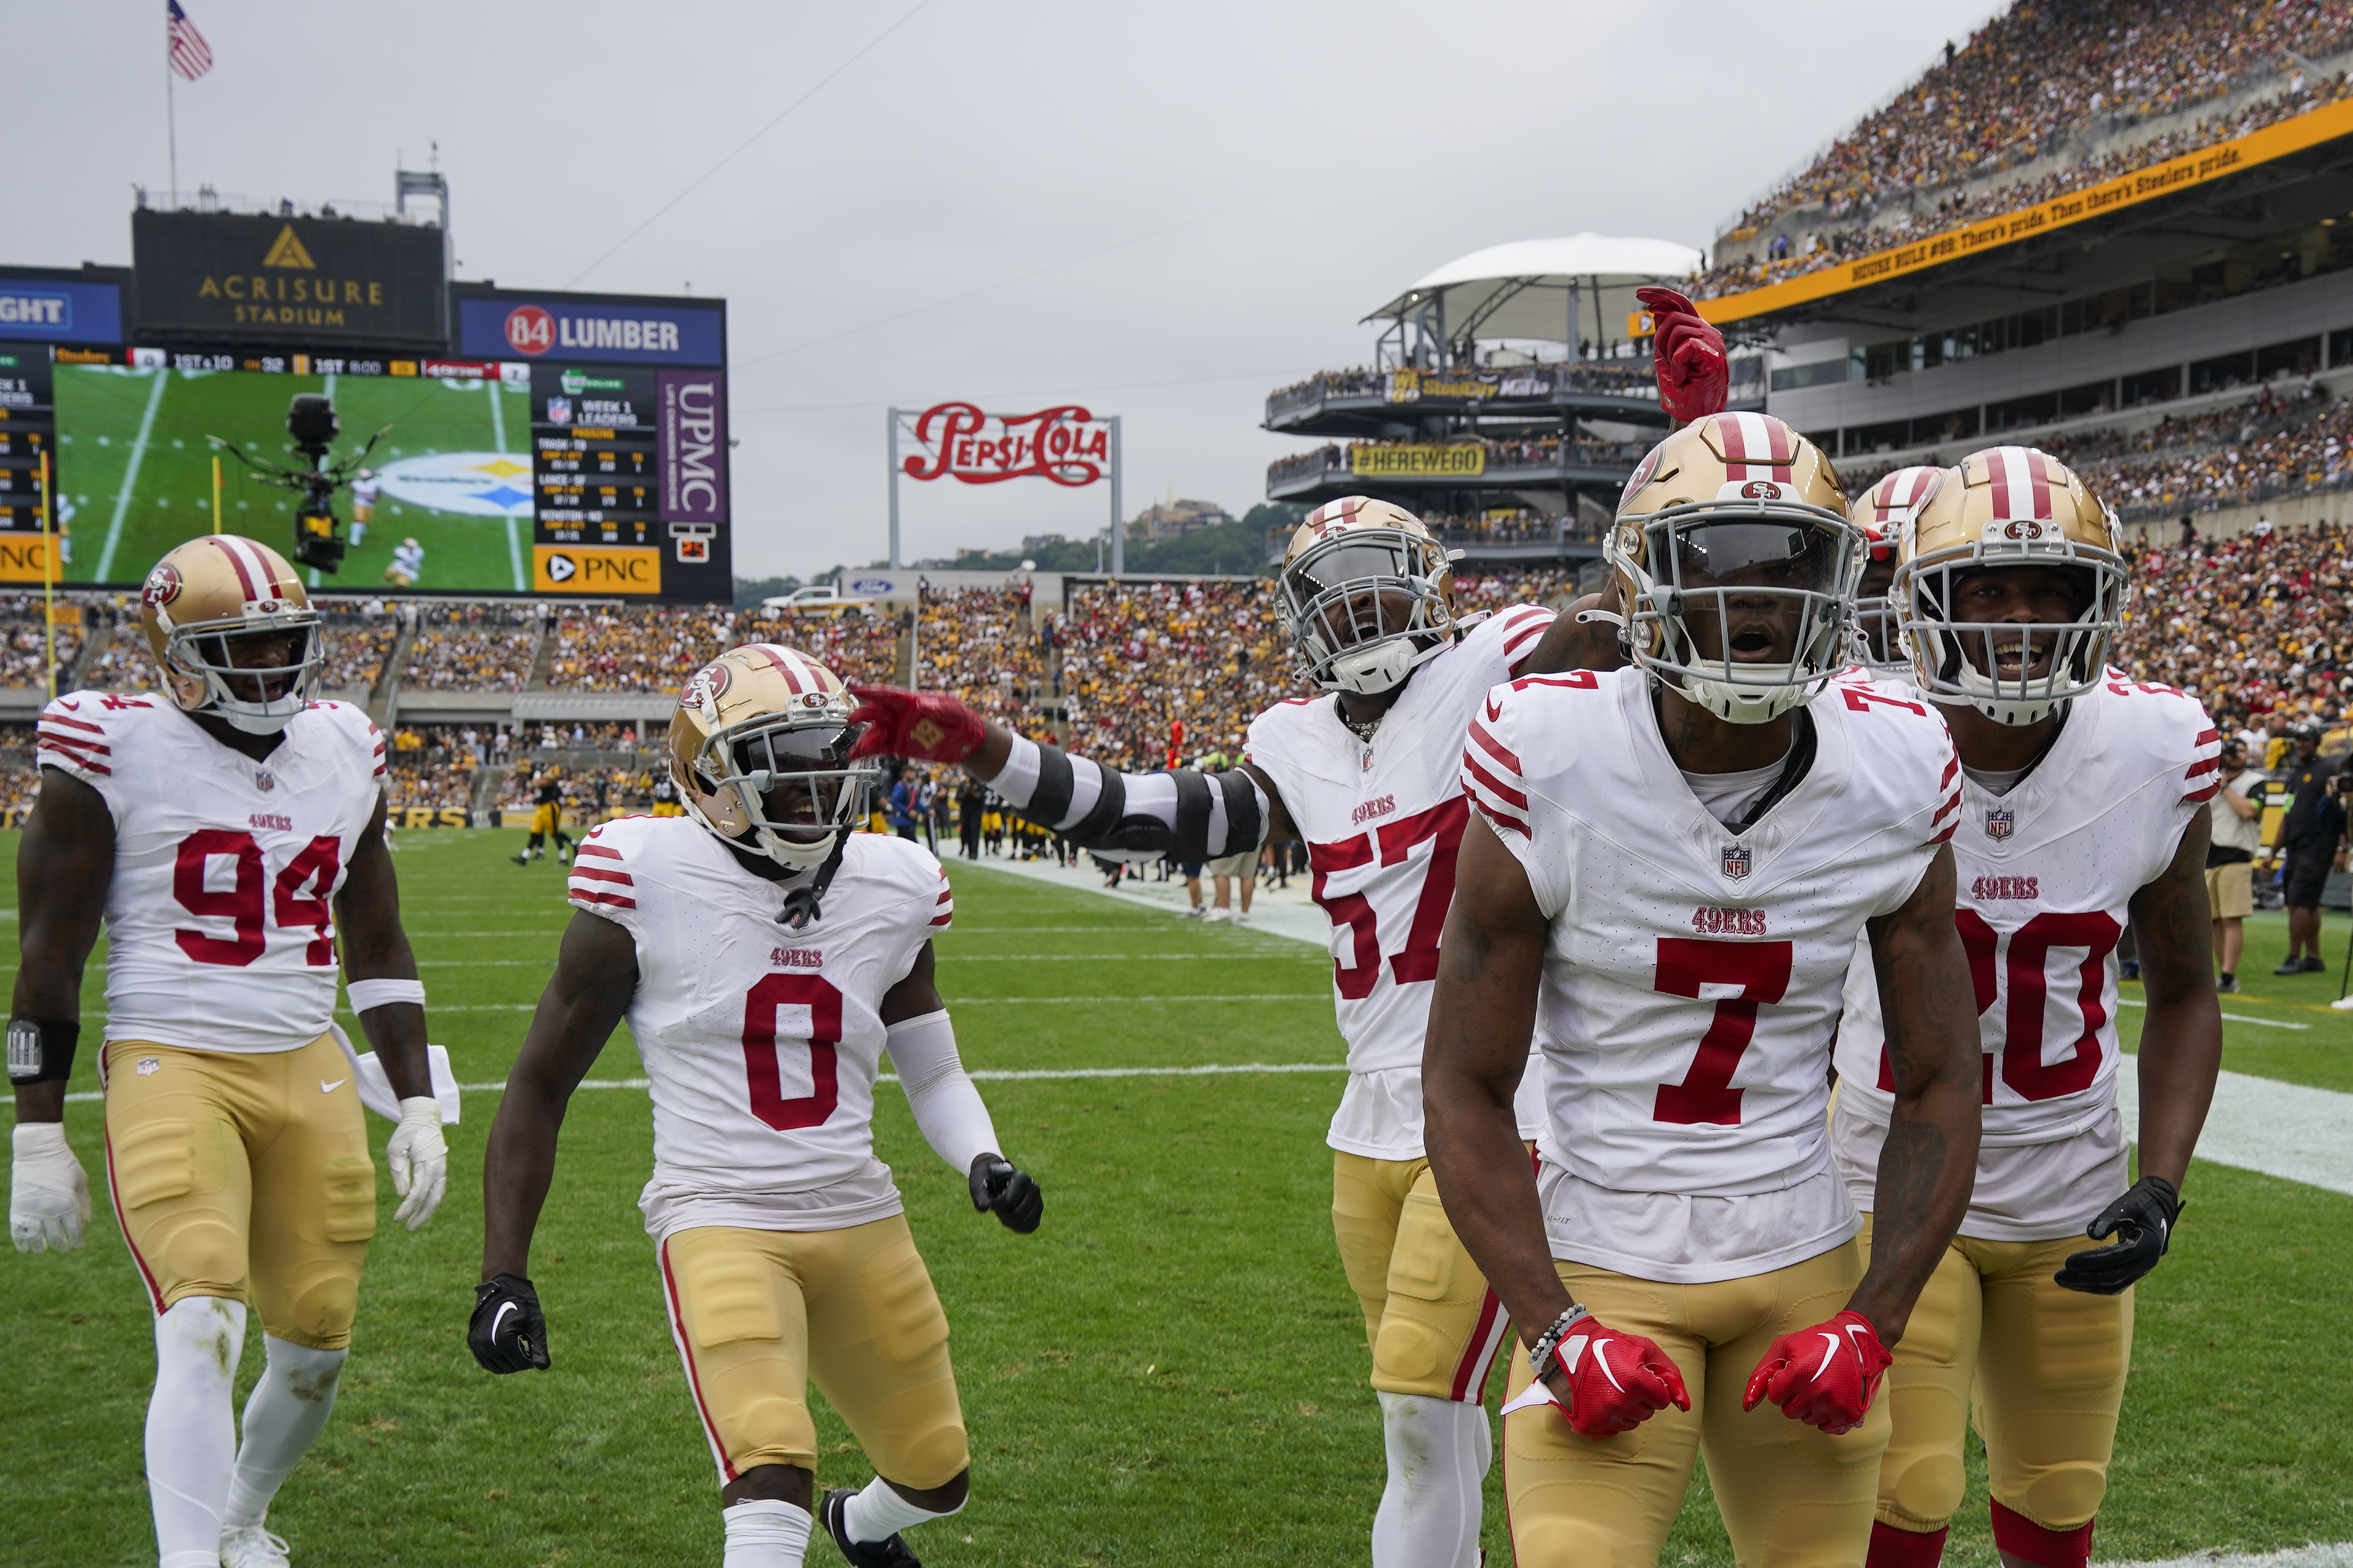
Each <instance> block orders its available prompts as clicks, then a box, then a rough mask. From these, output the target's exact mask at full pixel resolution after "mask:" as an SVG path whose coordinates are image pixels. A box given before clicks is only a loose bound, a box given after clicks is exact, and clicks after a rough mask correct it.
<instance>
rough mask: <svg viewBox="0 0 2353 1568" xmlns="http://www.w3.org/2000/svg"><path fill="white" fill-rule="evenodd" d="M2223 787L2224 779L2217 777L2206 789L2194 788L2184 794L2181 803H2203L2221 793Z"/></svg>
mask: <svg viewBox="0 0 2353 1568" xmlns="http://www.w3.org/2000/svg"><path fill="white" fill-rule="evenodd" d="M2221 788H2222V781H2221V780H2220V779H2217V780H2215V781H2214V782H2213V783H2212V784H2208V785H2207V786H2206V787H2205V788H2204V789H2201V790H2193V791H2191V792H2190V793H2189V794H2188V795H2183V796H2182V797H2181V804H2182V805H2202V804H2204V803H2205V802H2207V801H2210V800H2212V799H2213V798H2214V796H2215V795H2218V794H2219V793H2221Z"/></svg>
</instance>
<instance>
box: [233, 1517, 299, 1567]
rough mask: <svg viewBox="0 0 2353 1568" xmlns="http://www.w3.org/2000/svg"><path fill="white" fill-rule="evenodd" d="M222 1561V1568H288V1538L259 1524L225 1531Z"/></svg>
mask: <svg viewBox="0 0 2353 1568" xmlns="http://www.w3.org/2000/svg"><path fill="white" fill-rule="evenodd" d="M220 1560H221V1568H288V1560H287V1556H286V1538H285V1537H284V1536H282V1535H272V1534H270V1533H269V1531H266V1530H264V1529H262V1528H261V1526H259V1525H258V1524H247V1525H240V1526H238V1527H237V1529H235V1530H224V1531H221V1538H220Z"/></svg>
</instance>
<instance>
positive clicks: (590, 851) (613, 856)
mask: <svg viewBox="0 0 2353 1568" xmlns="http://www.w3.org/2000/svg"><path fill="white" fill-rule="evenodd" d="M580 853H581V854H583V855H602V856H604V857H605V858H607V859H608V860H619V859H622V858H624V857H623V855H622V854H621V852H620V851H619V850H617V849H609V848H607V847H605V846H604V845H602V844H583V845H581V846H580Z"/></svg>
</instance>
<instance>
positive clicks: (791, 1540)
mask: <svg viewBox="0 0 2353 1568" xmlns="http://www.w3.org/2000/svg"><path fill="white" fill-rule="evenodd" d="M719 1518H720V1521H721V1522H722V1523H723V1524H725V1525H726V1527H727V1555H726V1556H725V1557H724V1558H723V1559H722V1560H721V1568H801V1554H802V1553H803V1552H807V1550H808V1538H809V1524H810V1522H811V1521H810V1519H809V1511H808V1510H807V1509H805V1508H795V1507H794V1506H793V1505H792V1504H791V1503H788V1502H771V1501H768V1500H765V1499H761V1500H754V1501H752V1502H739V1503H737V1504H735V1505H734V1506H733V1508H728V1509H723V1510H721V1511H720V1515H719Z"/></svg>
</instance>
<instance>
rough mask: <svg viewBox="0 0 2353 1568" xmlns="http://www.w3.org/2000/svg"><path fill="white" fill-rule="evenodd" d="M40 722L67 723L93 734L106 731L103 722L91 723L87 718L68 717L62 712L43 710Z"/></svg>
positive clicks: (101, 733) (100, 733)
mask: <svg viewBox="0 0 2353 1568" xmlns="http://www.w3.org/2000/svg"><path fill="white" fill-rule="evenodd" d="M40 722H42V723H44V724H69V725H71V726H72V727H73V728H75V729H77V730H87V731H90V733H91V734H93V735H103V734H105V733H106V726H105V725H103V724H93V723H91V722H90V721H89V720H87V719H69V718H67V717H66V716H65V715H64V714H62V713H50V712H47V711H44V712H43V713H42V714H41V717H40Z"/></svg>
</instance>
